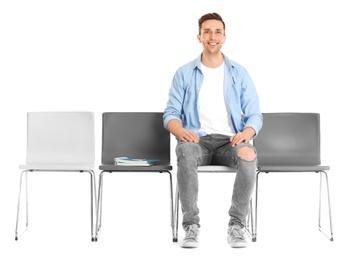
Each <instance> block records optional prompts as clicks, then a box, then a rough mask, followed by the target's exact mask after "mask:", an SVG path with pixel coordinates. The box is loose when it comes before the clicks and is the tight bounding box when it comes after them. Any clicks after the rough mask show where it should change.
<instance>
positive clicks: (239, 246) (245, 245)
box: [230, 243, 247, 248]
mask: <svg viewBox="0 0 344 260" xmlns="http://www.w3.org/2000/svg"><path fill="white" fill-rule="evenodd" d="M230 246H231V247H232V248H245V247H247V243H233V244H230Z"/></svg>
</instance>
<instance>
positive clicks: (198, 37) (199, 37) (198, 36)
mask: <svg viewBox="0 0 344 260" xmlns="http://www.w3.org/2000/svg"><path fill="white" fill-rule="evenodd" d="M197 40H198V41H199V42H201V35H199V34H197Z"/></svg>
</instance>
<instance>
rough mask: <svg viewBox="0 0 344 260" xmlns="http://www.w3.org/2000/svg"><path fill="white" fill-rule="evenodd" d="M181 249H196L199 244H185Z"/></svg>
mask: <svg viewBox="0 0 344 260" xmlns="http://www.w3.org/2000/svg"><path fill="white" fill-rule="evenodd" d="M181 247H182V248H196V247H198V244H197V243H195V242H183V244H182V245H181Z"/></svg>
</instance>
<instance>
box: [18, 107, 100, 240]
mask: <svg viewBox="0 0 344 260" xmlns="http://www.w3.org/2000/svg"><path fill="white" fill-rule="evenodd" d="M94 139H95V138H94V114H93V112H29V113H28V114H27V152H26V164H25V165H20V166H19V168H20V169H22V170H23V171H22V173H21V175H20V186H19V199H18V208H17V221H16V229H15V240H18V238H19V236H20V235H21V233H19V216H20V208H21V197H22V195H23V196H25V197H26V201H25V205H24V206H25V210H26V222H25V230H24V231H26V230H27V229H28V225H29V219H28V216H29V215H28V196H27V195H28V184H27V179H28V176H27V175H28V172H37V171H39V172H86V173H89V174H90V177H91V179H90V181H91V191H90V192H91V238H92V241H94V237H95V226H94V221H93V220H94V218H95V214H96V184H95V174H94V172H93V167H94V161H95V142H94V141H95V140H94ZM23 178H25V180H24V185H23ZM22 193H23V194H22Z"/></svg>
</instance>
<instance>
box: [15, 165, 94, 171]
mask: <svg viewBox="0 0 344 260" xmlns="http://www.w3.org/2000/svg"><path fill="white" fill-rule="evenodd" d="M93 167H94V165H91V164H63V165H61V164H24V165H19V169H22V170H40V171H44V170H46V171H90V170H92V169H93Z"/></svg>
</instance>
